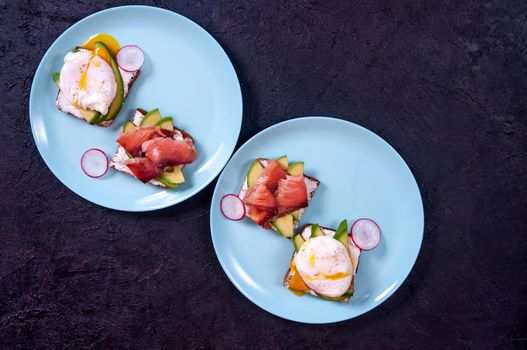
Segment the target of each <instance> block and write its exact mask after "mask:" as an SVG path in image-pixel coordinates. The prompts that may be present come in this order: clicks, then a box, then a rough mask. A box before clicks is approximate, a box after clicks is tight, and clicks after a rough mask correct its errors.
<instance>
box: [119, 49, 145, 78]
mask: <svg viewBox="0 0 527 350" xmlns="http://www.w3.org/2000/svg"><path fill="white" fill-rule="evenodd" d="M115 57H116V58H117V64H118V65H119V67H121V68H122V69H124V70H125V71H127V72H135V71H136V70H138V69H139V68H141V67H142V66H143V63H144V62H145V55H144V54H143V50H141V48H140V47H139V46H136V45H127V46H123V47H121V49H120V50H119V52H117V55H116V56H115Z"/></svg>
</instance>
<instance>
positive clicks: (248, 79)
mask: <svg viewBox="0 0 527 350" xmlns="http://www.w3.org/2000/svg"><path fill="white" fill-rule="evenodd" d="M118 3H120V1H106V0H105V1H102V0H101V1H87V0H85V1H80V3H78V4H77V1H75V2H73V1H72V2H71V3H70V2H67V1H61V2H49V1H45V2H42V3H41V2H40V1H36V0H35V1H6V0H0V8H1V12H0V13H1V21H0V22H1V23H0V27H1V33H2V36H1V39H0V54H1V60H2V61H1V69H0V76H1V79H0V84H1V94H0V102H1V104H0V105H1V107H2V111H3V113H2V120H3V127H2V128H0V146H1V147H0V149H1V153H0V178H1V179H2V180H3V181H2V182H0V193H1V195H0V210H1V213H2V214H1V215H0V348H15V347H20V348H34V347H39V348H40V347H42V348H68V349H78V348H94V349H96V348H102V347H104V348H127V347H130V348H169V347H182V348H210V347H214V348H222V347H228V348H256V347H260V348H290V347H292V348H306V347H322V346H328V347H329V346H330V345H331V346H332V347H334V348H384V349H386V348H399V349H402V348H420V349H423V348H438V349H439V348H452V349H457V348H472V349H489V348H504V349H507V348H527V302H526V298H527V282H526V279H527V273H526V271H527V258H526V254H527V244H526V234H527V224H526V223H527V210H526V208H527V203H526V198H527V182H526V173H527V172H526V170H527V169H526V165H527V159H526V158H527V156H526V152H527V122H526V112H527V99H526V94H527V86H526V85H527V84H526V76H527V44H526V40H527V39H526V38H527V35H526V34H527V33H526V31H527V11H526V10H527V3H526V2H523V1H517V2H514V1H501V0H498V1H489V2H487V1H458V2H451V1H446V2H442V1H429V2H423V1H410V2H408V1H404V2H403V1H394V2H388V1H386V2H384V1H320V2H316V1H297V2H296V3H293V2H290V3H285V2H283V1H276V2H272V3H271V2H269V3H264V2H245V1H244V2H232V1H189V2H183V1H178V2H168V1H167V2H166V3H162V2H153V4H155V5H158V6H162V7H165V8H169V9H171V10H174V11H176V12H179V13H181V14H182V15H184V16H187V17H189V18H190V19H192V20H194V21H196V22H197V23H199V24H200V25H202V26H203V27H204V28H205V29H206V30H208V31H209V32H210V33H211V34H212V35H213V36H214V37H215V38H216V39H217V40H218V41H219V42H220V44H221V45H222V46H223V47H224V49H225V50H226V52H227V53H228V55H229V56H230V58H231V59H232V61H233V64H234V67H235V69H236V71H237V73H238V76H239V79H240V83H241V86H242V90H243V98H244V120H243V127H242V132H241V135H240V140H239V144H241V143H243V142H245V141H246V140H247V139H248V138H249V137H251V136H252V135H254V134H255V133H257V132H258V131H260V130H262V129H264V128H265V127H268V126H270V125H272V124H275V123H277V122H279V121H281V120H284V119H287V118H289V117H292V116H300V115H319V114H322V115H336V116H341V117H342V118H345V119H348V120H352V121H355V122H357V123H359V124H361V125H364V126H365V127H367V128H369V129H371V130H373V131H374V132H376V133H378V134H379V135H381V136H382V137H384V138H385V139H386V140H387V141H388V142H390V143H391V144H392V145H393V146H394V147H395V148H396V149H397V150H398V151H399V152H400V153H401V155H402V156H403V157H404V158H405V159H406V161H407V162H408V164H409V166H410V167H411V169H412V170H413V172H414V174H415V176H416V178H417V181H418V183H419V185H420V188H421V191H422V195H423V200H424V204H425V213H426V214H425V215H426V227H425V235H424V241H423V246H422V249H421V253H420V255H419V258H418V260H417V263H416V265H415V268H414V269H413V271H412V273H411V274H410V276H409V278H408V280H407V281H406V282H405V283H404V284H403V286H402V287H401V288H400V289H399V290H398V291H397V292H396V293H395V294H394V295H393V297H391V298H390V299H389V300H388V301H387V302H385V303H384V304H383V305H381V306H380V307H378V308H377V309H375V310H373V311H371V312H369V313H367V314H366V315H363V316H361V317H358V318H356V319H353V320H350V321H347V322H342V323H338V324H332V325H322V326H314V325H302V324H298V323H292V322H289V321H286V320H282V319H280V318H277V317H275V316H272V315H270V314H268V313H266V312H265V311H263V310H261V309H259V308H258V307H256V306H255V305H253V304H252V303H251V302H250V301H248V300H247V299H245V298H244V297H243V296H242V295H241V294H240V293H239V292H238V291H237V290H236V288H235V287H234V286H233V285H232V284H231V283H230V282H229V280H228V279H227V277H226V276H225V274H224V273H223V271H222V269H221V267H220V265H219V263H218V261H217V259H216V257H215V254H214V250H213V248H212V244H211V239H210V233H209V220H208V216H209V205H210V200H211V196H212V190H213V187H214V183H213V184H211V185H210V186H208V187H207V188H206V189H205V190H204V191H202V192H201V193H200V194H198V195H196V196H195V197H193V198H192V199H190V200H188V201H186V202H184V203H183V204H180V205H177V206H175V207H172V208H168V209H166V210H161V211H157V212H153V213H140V214H137V213H122V212H117V211H110V210H106V209H103V208H100V207H97V206H95V205H92V204H91V203H89V202H87V201H85V200H83V199H81V198H79V197H78V196H77V195H75V194H74V193H72V192H71V191H69V190H68V189H67V188H66V187H65V186H64V185H62V184H61V183H60V182H59V181H58V180H57V179H56V178H55V177H54V176H53V175H52V174H51V172H50V171H49V170H48V169H47V168H46V166H45V165H44V163H43V161H42V159H41V158H40V156H39V154H38V152H37V150H36V147H35V144H34V142H33V139H32V137H31V132H30V129H29V121H28V98H29V89H30V86H31V81H32V77H33V74H34V72H35V69H36V67H37V65H38V63H39V61H40V59H41V57H42V56H43V54H44V53H45V51H46V50H47V48H48V47H49V46H50V45H51V43H52V42H53V41H54V40H55V38H56V37H57V36H58V35H60V34H61V33H62V32H63V31H64V30H65V29H66V28H68V27H69V26H71V25H72V24H73V23H75V22H76V21H78V20H80V19H82V18H83V17H85V16H87V15H89V14H91V13H93V12H96V11H99V10H102V9H105V8H107V7H110V6H114V5H117V4H118ZM177 226H184V227H186V229H187V230H188V234H185V235H182V234H178V233H177V232H176V230H175V229H174V227H177Z"/></svg>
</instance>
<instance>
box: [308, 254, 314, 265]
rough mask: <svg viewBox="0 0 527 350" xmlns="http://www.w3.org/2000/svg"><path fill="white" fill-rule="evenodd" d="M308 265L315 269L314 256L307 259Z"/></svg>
mask: <svg viewBox="0 0 527 350" xmlns="http://www.w3.org/2000/svg"><path fill="white" fill-rule="evenodd" d="M309 265H311V267H313V268H314V267H315V254H311V256H310V257H309Z"/></svg>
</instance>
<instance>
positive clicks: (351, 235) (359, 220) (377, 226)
mask: <svg viewBox="0 0 527 350" xmlns="http://www.w3.org/2000/svg"><path fill="white" fill-rule="evenodd" d="M361 221H369V222H371V223H372V224H373V225H375V227H376V228H377V232H379V241H378V242H377V244H376V245H375V246H373V247H371V248H369V249H363V248H362V247H361V246H360V245H359V244H357V242H356V239H355V238H354V237H353V227H354V226H355V224H356V223H358V222H361ZM350 238H351V240H352V241H353V243H354V244H355V245H356V246H357V247H358V248H359V249H360V250H363V251H370V250H373V249H375V248H377V247H378V246H379V244H381V240H382V234H381V228H380V227H379V225H378V224H377V223H376V222H375V221H373V220H372V219H369V218H359V219H357V220H355V222H354V223H353V225H351V229H350Z"/></svg>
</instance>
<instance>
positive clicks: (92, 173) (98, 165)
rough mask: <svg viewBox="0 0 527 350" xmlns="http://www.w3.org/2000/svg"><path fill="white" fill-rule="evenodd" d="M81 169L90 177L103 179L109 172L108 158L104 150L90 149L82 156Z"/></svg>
mask: <svg viewBox="0 0 527 350" xmlns="http://www.w3.org/2000/svg"><path fill="white" fill-rule="evenodd" d="M81 168H82V171H84V173H85V174H86V175H88V176H89V177H93V178H98V177H101V176H103V175H104V174H106V172H107V171H108V158H107V157H106V154H105V153H104V152H103V151H102V150H100V149H98V148H90V149H89V150H87V151H86V152H84V154H83V155H82V158H81Z"/></svg>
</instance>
